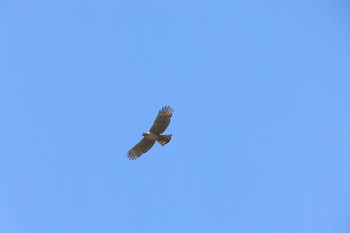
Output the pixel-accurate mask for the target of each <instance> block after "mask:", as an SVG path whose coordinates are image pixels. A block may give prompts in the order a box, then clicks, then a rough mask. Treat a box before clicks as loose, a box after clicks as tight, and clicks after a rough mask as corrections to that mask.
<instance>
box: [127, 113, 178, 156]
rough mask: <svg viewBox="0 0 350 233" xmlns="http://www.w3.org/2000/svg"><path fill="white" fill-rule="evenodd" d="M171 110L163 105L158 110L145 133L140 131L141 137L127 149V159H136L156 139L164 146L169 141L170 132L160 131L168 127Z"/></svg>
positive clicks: (150, 146) (149, 147)
mask: <svg viewBox="0 0 350 233" xmlns="http://www.w3.org/2000/svg"><path fill="white" fill-rule="evenodd" d="M173 112H174V111H173V109H172V108H171V107H170V106H165V107H163V108H162V109H161V110H160V111H159V112H158V115H157V117H156V119H155V120H154V123H153V125H152V127H151V129H150V130H149V131H148V132H146V133H142V136H143V139H142V140H141V141H140V142H139V143H137V144H136V145H135V146H134V147H133V148H132V149H131V150H129V152H128V158H129V159H131V160H134V159H137V158H138V157H140V156H141V155H142V154H144V153H146V152H147V151H148V150H149V149H151V148H152V146H153V145H154V143H155V142H156V141H157V142H159V144H160V145H162V146H164V145H165V144H167V143H168V142H169V141H170V139H171V136H172V134H162V133H163V132H164V131H165V130H166V128H167V127H168V125H169V123H170V119H171V116H172V115H173Z"/></svg>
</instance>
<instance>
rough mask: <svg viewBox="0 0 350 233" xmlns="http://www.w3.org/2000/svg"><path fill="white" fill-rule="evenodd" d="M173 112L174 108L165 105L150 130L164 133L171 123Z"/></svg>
mask: <svg viewBox="0 0 350 233" xmlns="http://www.w3.org/2000/svg"><path fill="white" fill-rule="evenodd" d="M173 112H174V110H173V109H172V108H171V107H170V106H165V107H163V108H162V109H161V110H160V111H159V112H158V115H157V118H156V119H155V120H154V123H153V125H152V127H151V129H150V130H149V131H150V132H151V133H155V134H161V133H163V132H164V131H165V130H166V128H167V127H168V125H169V124H170V119H171V117H172V115H173Z"/></svg>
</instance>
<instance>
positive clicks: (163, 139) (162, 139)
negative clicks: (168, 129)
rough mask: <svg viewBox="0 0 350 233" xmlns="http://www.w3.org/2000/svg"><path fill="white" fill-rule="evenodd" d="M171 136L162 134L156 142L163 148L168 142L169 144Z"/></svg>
mask: <svg viewBox="0 0 350 233" xmlns="http://www.w3.org/2000/svg"><path fill="white" fill-rule="evenodd" d="M171 136H172V134H163V135H160V137H159V139H158V140H157V142H159V144H160V145H162V146H164V145H165V144H167V143H168V142H170V139H171Z"/></svg>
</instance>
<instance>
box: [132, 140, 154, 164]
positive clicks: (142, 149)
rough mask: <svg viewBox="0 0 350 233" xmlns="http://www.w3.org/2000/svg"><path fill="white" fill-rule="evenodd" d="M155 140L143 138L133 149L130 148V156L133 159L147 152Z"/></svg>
mask: <svg viewBox="0 0 350 233" xmlns="http://www.w3.org/2000/svg"><path fill="white" fill-rule="evenodd" d="M155 142H156V141H155V140H151V139H148V138H143V139H142V140H141V141H140V142H139V143H137V144H136V145H135V146H134V147H133V148H132V149H131V150H129V152H128V158H129V159H131V160H134V159H137V158H138V157H140V156H141V155H142V154H144V153H146V152H147V151H148V150H149V149H151V148H152V146H153V145H154V143H155Z"/></svg>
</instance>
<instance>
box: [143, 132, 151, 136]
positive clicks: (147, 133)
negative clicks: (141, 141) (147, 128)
mask: <svg viewBox="0 0 350 233" xmlns="http://www.w3.org/2000/svg"><path fill="white" fill-rule="evenodd" d="M147 135H150V132H146V133H142V136H147Z"/></svg>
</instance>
